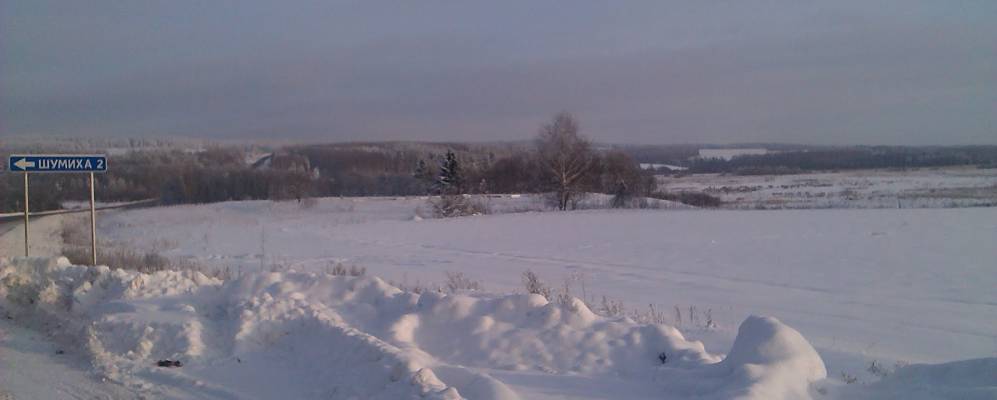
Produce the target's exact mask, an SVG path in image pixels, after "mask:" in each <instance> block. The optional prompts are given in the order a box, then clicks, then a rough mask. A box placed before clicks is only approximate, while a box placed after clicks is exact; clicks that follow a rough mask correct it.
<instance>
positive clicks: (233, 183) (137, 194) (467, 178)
mask: <svg viewBox="0 0 997 400" xmlns="http://www.w3.org/2000/svg"><path fill="white" fill-rule="evenodd" d="M46 151H48V152H58V150H54V151H53V150H51V149H47V150H46ZM447 151H453V152H454V154H456V156H457V158H458V160H459V162H460V167H461V174H462V184H461V187H460V188H459V190H460V192H462V193H469V194H477V193H537V192H544V191H548V190H550V184H549V182H547V180H546V177H545V176H544V174H543V173H542V172H543V171H542V167H541V166H540V165H539V162H538V160H537V159H536V158H535V157H534V156H532V154H531V153H530V151H529V148H528V146H527V145H526V144H523V143H516V144H487V145H470V144H460V143H407V142H406V143H403V142H398V143H350V144H331V145H298V146H291V147H287V148H284V149H281V150H278V151H276V152H275V153H273V154H272V156H269V158H270V159H269V160H267V162H265V163H264V162H256V163H254V161H255V160H252V159H247V152H246V151H245V150H244V149H241V148H222V147H217V148H209V149H206V150H197V151H185V150H180V149H172V150H139V151H130V152H125V153H123V154H112V155H109V161H108V165H109V171H108V172H107V173H105V174H98V175H97V198H98V200H99V201H104V202H119V201H135V200H145V199H160V200H161V202H162V203H164V204H185V203H209V202H218V201H229V200H259V199H276V200H279V199H302V198H304V197H311V196H316V197H325V196H415V195H426V194H431V193H433V192H434V188H433V185H434V181H435V179H436V178H437V175H438V174H439V171H440V169H439V168H440V163H441V162H442V160H443V157H444V155H445V154H446V152H447ZM18 152H23V151H18ZM9 153H10V151H9V150H3V151H0V156H2V157H3V158H4V160H6V157H7V154H9ZM0 178H2V179H0V212H16V211H20V210H23V192H22V189H21V188H22V186H23V181H22V179H23V178H22V175H21V174H13V173H4V174H3V175H2V177H0ZM30 182H31V209H32V210H36V211H43V210H53V209H58V208H60V207H61V203H62V202H64V201H85V200H87V199H88V196H89V191H88V187H87V185H88V183H87V182H88V181H87V179H86V177H85V175H81V174H32V175H30ZM620 182H626V184H627V185H628V187H632V188H633V190H638V188H639V190H640V191H641V192H650V191H652V190H653V186H654V180H653V177H652V176H650V175H648V174H646V173H644V172H643V171H641V170H640V168H639V167H638V166H637V164H636V162H635V161H634V160H633V159H632V158H630V156H629V155H627V154H625V153H622V152H619V151H608V152H601V153H599V154H598V157H596V159H595V160H594V161H593V165H592V168H591V170H590V172H589V173H587V174H586V175H585V176H584V178H583V179H582V180H581V181H580V182H579V189H582V190H586V191H596V192H606V193H611V192H613V191H614V190H617V185H618V184H619V183H620Z"/></svg>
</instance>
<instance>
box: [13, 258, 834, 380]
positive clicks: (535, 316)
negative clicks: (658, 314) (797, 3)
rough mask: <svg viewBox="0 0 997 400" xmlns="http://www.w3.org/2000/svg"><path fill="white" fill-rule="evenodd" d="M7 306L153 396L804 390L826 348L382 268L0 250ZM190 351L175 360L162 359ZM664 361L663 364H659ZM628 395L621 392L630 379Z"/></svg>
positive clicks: (774, 325) (763, 326) (787, 331)
mask: <svg viewBox="0 0 997 400" xmlns="http://www.w3.org/2000/svg"><path fill="white" fill-rule="evenodd" d="M0 299H2V300H0V305H2V307H3V309H4V311H5V312H6V313H8V314H9V315H10V316H11V318H12V319H13V320H15V321H19V322H20V323H22V324H26V325H30V326H32V327H35V328H37V329H44V330H46V331H48V332H50V333H51V335H53V336H54V337H56V338H58V339H59V340H62V341H64V342H65V343H66V344H68V345H77V347H78V348H81V349H83V352H84V354H85V355H86V356H87V357H89V359H90V360H91V362H92V363H93V366H94V368H95V369H96V371H97V373H98V374H99V375H100V376H101V377H102V378H104V379H107V380H110V381H112V382H116V383H120V384H122V385H123V386H125V387H126V388H128V389H131V390H133V391H136V392H138V393H144V394H147V395H152V396H156V397H170V398H186V397H199V398H200V397H206V398H365V399H366V398H370V399H378V398H381V399H404V398H412V399H415V398H437V399H458V398H472V399H518V398H520V396H519V395H518V394H517V393H516V392H515V391H513V390H512V389H510V388H509V387H508V386H507V385H505V384H504V383H503V382H502V381H500V380H498V379H496V378H494V377H492V376H491V375H489V373H488V372H487V371H489V370H504V371H513V372H516V371H533V372H541V373H544V374H550V375H575V374H578V375H584V376H597V377H598V376H605V377H607V378H609V379H619V381H618V382H620V383H621V384H622V385H628V384H629V385H632V386H643V387H647V386H651V387H654V388H657V390H659V391H660V393H661V394H662V395H661V397H662V398H686V397H696V398H715V399H727V398H741V399H797V398H807V397H809V394H810V387H811V384H812V383H814V382H816V381H819V380H821V379H823V378H825V377H826V371H825V368H824V364H823V362H822V361H821V359H820V357H819V356H818V355H817V353H816V351H815V350H814V349H813V348H812V347H811V346H810V345H809V344H808V343H807V341H806V340H805V339H804V338H803V337H802V336H801V335H800V334H799V333H798V332H796V331H795V330H793V329H792V328H789V327H788V326H786V325H784V324H782V323H781V322H779V321H778V320H776V319H774V318H768V317H754V316H753V317H749V318H748V319H747V320H746V321H745V322H744V323H743V324H742V325H741V328H740V330H739V332H738V335H737V339H736V340H735V341H734V346H733V348H732V349H731V350H730V353H729V355H728V356H727V357H726V359H723V358H722V357H721V356H718V355H714V354H710V353H708V352H707V351H706V350H705V349H704V347H703V344H702V343H700V342H696V341H689V340H687V339H686V338H685V337H683V335H682V334H681V333H680V332H679V331H678V330H676V329H674V328H672V327H669V326H666V325H647V324H638V323H635V322H633V321H631V320H629V319H627V318H605V317H600V316H598V315H596V314H594V313H593V312H592V311H591V310H589V309H588V308H587V307H586V305H585V304H584V303H582V302H581V301H580V300H579V299H575V298H572V299H567V300H564V301H561V302H557V303H555V302H549V301H547V300H546V299H545V298H544V297H542V296H539V295H533V294H518V295H517V294H513V295H493V296H486V295H479V296H466V295H452V294H451V295H448V294H443V293H438V292H428V293H423V294H417V293H413V292H404V291H401V290H399V289H397V288H395V287H393V286H390V285H388V284H387V283H385V282H384V281H382V280H381V279H378V278H376V277H347V276H334V275H331V274H326V273H305V272H293V271H291V272H284V273H271V272H256V273H247V274H244V275H243V276H242V277H239V278H236V279H234V280H231V281H228V282H222V281H218V280H216V279H212V278H209V277H206V276H204V275H202V274H200V273H199V272H189V271H188V272H175V271H168V272H157V273H154V274H142V273H137V272H127V271H122V270H110V269H108V268H107V267H85V266H74V265H69V263H68V261H67V260H66V259H65V258H58V259H45V258H33V259H25V258H15V259H13V260H7V259H0ZM163 359H169V360H181V361H182V363H183V365H182V367H180V368H161V367H157V366H156V365H155V364H156V361H157V360H163ZM663 360H664V361H663ZM619 390H620V391H621V393H624V394H625V393H626V391H627V390H628V388H627V387H626V386H623V387H620V388H619Z"/></svg>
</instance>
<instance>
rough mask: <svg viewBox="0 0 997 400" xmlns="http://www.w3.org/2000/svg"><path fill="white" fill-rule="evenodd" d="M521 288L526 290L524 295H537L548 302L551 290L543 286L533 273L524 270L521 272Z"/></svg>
mask: <svg viewBox="0 0 997 400" xmlns="http://www.w3.org/2000/svg"><path fill="white" fill-rule="evenodd" d="M523 286H524V287H525V288H526V293H529V294H538V295H541V296H543V298H544V299H547V300H548V301H550V299H551V290H550V287H548V286H547V285H545V284H544V283H543V282H542V281H541V280H540V277H539V276H537V274H535V273H533V271H530V270H526V272H523Z"/></svg>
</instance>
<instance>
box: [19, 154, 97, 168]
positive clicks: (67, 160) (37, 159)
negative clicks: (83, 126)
mask: <svg viewBox="0 0 997 400" xmlns="http://www.w3.org/2000/svg"><path fill="white" fill-rule="evenodd" d="M7 166H8V167H7V168H8V169H9V170H10V171H12V172H105V171H107V156H104V155H74V154H59V155H21V154H14V155H11V156H10V159H9V160H8V164H7Z"/></svg>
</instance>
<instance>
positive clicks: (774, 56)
mask: <svg viewBox="0 0 997 400" xmlns="http://www.w3.org/2000/svg"><path fill="white" fill-rule="evenodd" d="M126 3H127V2H126ZM702 3H703V4H704V5H702V6H699V5H697V6H692V5H688V4H685V5H682V4H675V3H670V4H666V3H665V2H646V3H626V4H624V5H626V7H624V6H622V5H618V6H615V7H610V6H607V5H606V3H597V2H592V3H588V2H570V3H553V2H551V3H545V2H526V3H518V4H517V3H503V5H502V6H497V5H495V4H488V5H485V4H473V3H462V4H461V5H459V6H454V5H448V6H444V5H441V4H440V3H432V2H429V3H418V4H419V5H413V3H408V2H406V3H402V4H395V5H393V6H388V5H387V3H380V4H378V3H372V2H358V3H349V2H344V3H338V4H336V6H330V5H329V4H331V3H326V2H319V3H308V2H293V3H290V4H288V5H286V6H281V7H278V6H275V5H270V4H269V3H264V4H259V3H255V2H250V3H247V2H239V3H225V2H209V3H208V5H198V4H202V3H191V2H179V3H177V2H164V3H145V2H140V3H138V2H137V3H127V4H125V5H121V3H120V2H113V3H103V2H98V3H94V4H97V5H95V6H93V7H83V8H80V9H76V10H65V9H62V7H61V5H59V4H47V5H42V6H39V5H25V4H23V3H18V4H17V6H10V5H7V6H6V8H4V9H0V22H3V23H2V24H0V34H2V36H0V49H3V50H2V51H3V52H4V54H10V55H12V56H14V57H13V58H10V57H4V58H2V59H0V90H2V91H0V129H2V130H0V135H4V134H19V135H24V134H36V133H38V134H60V135H73V134H79V135H107V134H112V135H136V136H138V135H157V134H159V135H162V134H184V135H195V136H208V137H262V136H268V137H272V136H274V135H286V136H292V137H303V138H311V139H322V140H380V139H409V140H497V139H523V138H527V137H530V136H531V135H532V134H533V133H534V132H535V129H536V126H537V125H538V124H539V123H541V122H542V121H543V120H544V119H546V118H548V117H549V116H550V115H551V114H552V113H554V112H556V111H559V110H562V109H566V110H571V111H574V112H575V113H576V114H578V115H579V117H580V118H581V119H582V122H583V128H584V129H585V132H586V133H587V134H589V135H590V136H592V137H594V138H596V139H598V140H602V141H613V142H642V143H673V142H747V141H789V142H809V143H891V144H956V143H959V144H962V143H995V142H997V132H995V129H994V127H995V120H997V113H994V112H993V109H994V106H995V105H997V95H995V93H997V82H995V80H994V78H993V76H994V75H993V68H994V66H995V65H997V51H993V50H995V49H994V45H993V43H997V40H992V39H997V35H995V32H997V28H994V27H993V26H991V24H988V23H986V22H987V19H986V18H982V17H980V16H979V13H980V12H981V11H982V12H990V11H993V7H992V6H989V5H987V4H986V3H980V4H977V5H976V9H966V10H960V9H950V8H946V7H942V6H939V5H938V4H936V3H923V4H918V3H914V2H899V3H895V4H898V5H903V6H906V7H907V8H908V10H907V11H906V13H893V12H891V11H892V10H890V9H889V8H888V7H883V6H881V5H879V6H869V5H866V2H845V3H842V4H845V6H841V7H833V9H831V8H832V7H824V9H821V8H818V7H815V6H808V5H806V4H805V3H804V2H788V1H787V2H759V3H754V2H752V4H749V5H745V3H746V2H735V3H733V4H729V3H712V2H702ZM40 4H44V3H40ZM246 4H249V5H248V6H247V5H246ZM575 4H577V5H578V6H573V5H575ZM613 4H616V3H613ZM696 4H699V3H696ZM801 4H803V5H801ZM884 4H885V3H884ZM725 6H730V7H725ZM773 10H776V11H779V12H773ZM10 21H14V22H16V23H13V24H8V22H10ZM46 29H50V30H46ZM988 39H991V40H988ZM81 46H84V47H85V46H90V49H81V48H80V47H81Z"/></svg>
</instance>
